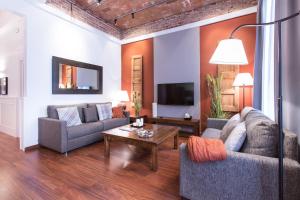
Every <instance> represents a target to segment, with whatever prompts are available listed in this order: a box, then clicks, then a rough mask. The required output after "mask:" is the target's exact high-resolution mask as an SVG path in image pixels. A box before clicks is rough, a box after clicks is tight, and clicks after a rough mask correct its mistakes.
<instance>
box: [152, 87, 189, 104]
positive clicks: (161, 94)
mask: <svg viewBox="0 0 300 200" xmlns="http://www.w3.org/2000/svg"><path fill="white" fill-rule="evenodd" d="M157 103H158V104H160V105H186V106H192V105H194V83H168V84H158V85H157Z"/></svg>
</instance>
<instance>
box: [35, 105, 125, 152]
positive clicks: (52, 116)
mask: <svg viewBox="0 0 300 200" xmlns="http://www.w3.org/2000/svg"><path fill="white" fill-rule="evenodd" d="M70 106H76V107H77V108H78V112H79V116H80V119H81V121H82V124H81V125H79V126H73V127H67V124H66V122H65V121H60V120H59V119H58V113H57V110H56V109H57V108H62V107H70ZM88 107H93V108H94V109H96V104H77V105H60V106H57V105H55V106H48V108H47V114H48V117H44V118H39V119H38V124H39V125H38V127H39V130H38V132H39V138H38V141H39V145H40V146H44V147H47V148H49V149H52V150H55V151H58V152H60V153H66V152H68V151H71V150H74V149H77V148H79V147H83V146H85V145H88V144H91V143H94V142H98V141H100V140H102V139H103V134H102V132H103V131H104V130H108V129H112V128H116V127H119V126H123V125H126V124H129V113H128V112H125V113H124V114H125V116H126V117H125V118H112V119H106V120H102V121H96V122H90V123H84V122H85V116H84V112H83V108H88Z"/></svg>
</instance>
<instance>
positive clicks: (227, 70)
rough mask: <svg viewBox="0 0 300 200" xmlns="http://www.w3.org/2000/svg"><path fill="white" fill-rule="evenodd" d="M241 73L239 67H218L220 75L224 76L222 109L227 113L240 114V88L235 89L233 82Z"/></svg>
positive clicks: (222, 82)
mask: <svg viewBox="0 0 300 200" xmlns="http://www.w3.org/2000/svg"><path fill="white" fill-rule="evenodd" d="M238 73H239V66H237V65H218V75H222V77H223V78H222V81H221V95H222V108H223V111H227V112H239V88H238V87H233V86H232V84H233V81H234V79H235V77H236V75H237V74H238Z"/></svg>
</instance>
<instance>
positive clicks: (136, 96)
mask: <svg viewBox="0 0 300 200" xmlns="http://www.w3.org/2000/svg"><path fill="white" fill-rule="evenodd" d="M133 109H134V113H135V117H136V118H138V117H139V116H140V112H141V109H142V103H141V94H140V93H139V92H136V91H135V92H134V93H133Z"/></svg>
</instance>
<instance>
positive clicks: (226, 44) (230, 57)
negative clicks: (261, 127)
mask: <svg viewBox="0 0 300 200" xmlns="http://www.w3.org/2000/svg"><path fill="white" fill-rule="evenodd" d="M299 14H300V11H299V12H297V13H294V14H292V15H290V16H288V17H286V18H282V19H279V20H276V21H273V22H268V23H257V24H242V25H240V26H238V27H236V28H235V29H234V30H233V31H232V32H231V34H230V37H229V39H225V40H222V41H220V43H219V44H218V46H217V48H216V50H215V52H214V54H213V55H212V57H211V59H210V61H209V63H211V64H225V65H246V64H248V60H247V57H246V53H245V49H244V46H243V43H242V41H241V40H239V39H235V38H233V35H234V33H235V32H236V31H238V30H240V29H241V28H245V27H262V26H268V25H276V26H277V28H278V37H277V38H276V39H277V42H278V52H277V53H278V54H277V55H278V71H279V72H278V98H277V108H278V109H277V112H278V113H277V117H278V127H279V158H278V162H279V168H278V170H279V176H278V182H279V188H278V189H279V199H280V200H282V199H283V157H284V152H283V142H284V141H283V140H284V133H283V124H282V52H281V51H282V49H281V47H282V44H281V43H282V41H281V25H282V23H283V22H285V21H288V20H290V19H292V18H294V17H297V16H298V15H299Z"/></svg>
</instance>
